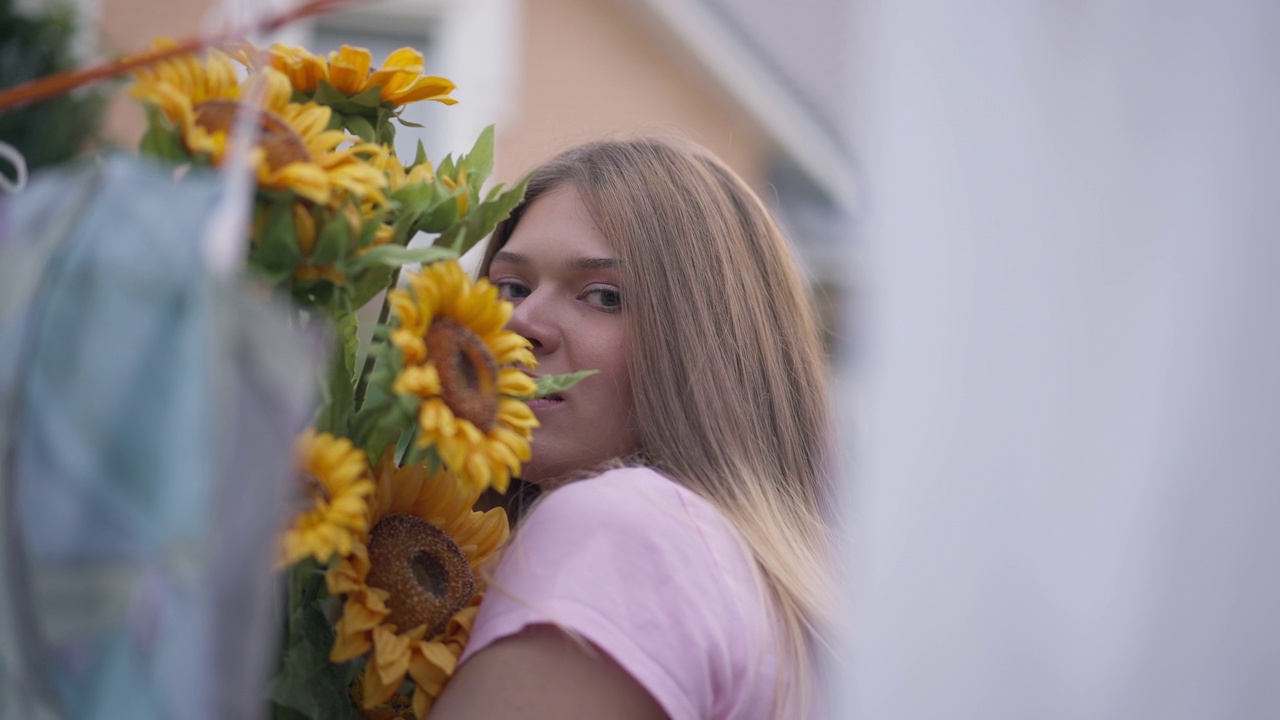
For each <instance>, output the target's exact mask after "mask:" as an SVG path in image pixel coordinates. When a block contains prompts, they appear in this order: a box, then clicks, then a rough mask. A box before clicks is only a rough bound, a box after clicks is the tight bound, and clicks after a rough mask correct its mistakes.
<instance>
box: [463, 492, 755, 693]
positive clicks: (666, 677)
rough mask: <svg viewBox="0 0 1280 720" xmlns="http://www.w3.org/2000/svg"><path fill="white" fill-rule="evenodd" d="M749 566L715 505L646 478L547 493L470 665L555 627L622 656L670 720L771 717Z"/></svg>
mask: <svg viewBox="0 0 1280 720" xmlns="http://www.w3.org/2000/svg"><path fill="white" fill-rule="evenodd" d="M754 567H755V566H754V563H753V561H752V559H751V556H750V553H749V551H748V550H747V548H746V546H745V543H744V542H742V540H741V538H740V536H739V535H738V533H737V531H736V530H735V529H734V527H733V525H732V524H731V523H730V522H729V521H728V520H727V519H726V517H725V516H724V515H723V514H722V513H721V512H720V511H719V510H717V509H716V508H715V507H714V506H713V505H712V504H711V503H710V502H708V501H706V500H704V499H703V498H702V497H700V496H699V495H698V494H696V493H694V492H693V491H691V490H689V489H687V488H685V487H684V486H682V485H680V484H679V483H677V482H675V481H674V480H672V479H670V478H668V477H666V476H664V475H662V474H661V473H658V472H656V471H654V470H653V469H650V468H644V467H628V468H619V469H615V470H610V471H608V472H605V473H602V474H600V475H598V476H595V477H592V478H587V479H585V480H579V481H577V482H574V483H570V484H568V485H565V486H563V487H560V488H557V489H555V490H553V491H551V492H549V493H547V494H546V495H545V496H544V497H542V498H541V499H540V500H539V501H538V504H537V506H536V507H534V509H533V510H532V511H531V512H530V513H529V515H528V517H526V518H525V519H524V520H523V521H522V522H521V523H520V525H519V526H518V527H517V528H516V530H515V533H514V534H513V536H512V541H511V544H510V545H509V546H508V548H507V550H506V551H505V552H504V554H503V557H502V559H501V561H500V563H499V566H498V568H497V569H496V571H495V576H494V585H493V588H497V590H496V592H495V591H494V590H493V589H492V588H491V590H490V593H489V594H488V595H487V596H486V599H485V601H484V604H482V605H481V609H480V617H479V618H478V619H477V622H476V629H475V631H474V632H475V634H474V635H473V639H472V642H473V643H476V648H475V649H473V648H472V647H471V646H469V647H468V650H467V655H466V657H469V656H470V655H471V654H472V653H474V652H475V651H476V650H477V649H479V648H480V647H483V646H484V645H487V644H489V643H490V642H492V641H494V640H495V639H497V638H500V637H504V636H508V635H511V634H514V633H516V632H519V631H520V630H522V629H524V628H526V627H529V626H532V625H536V624H539V623H549V624H552V625H555V626H558V627H560V628H562V629H565V630H567V631H570V632H571V633H573V634H575V635H577V636H579V637H582V638H584V639H586V640H588V641H590V642H591V643H592V644H593V645H595V646H596V647H597V648H599V649H600V650H602V651H604V652H605V653H606V654H608V655H609V656H610V657H612V658H613V659H614V660H616V661H617V662H618V664H619V665H621V666H622V667H623V669H625V670H626V671H627V672H628V674H630V675H631V676H632V677H633V678H635V679H636V680H637V681H639V682H640V684H641V685H642V686H644V687H645V689H646V690H648V691H649V693H650V694H651V695H652V696H653V697H654V698H656V699H657V700H658V702H659V703H660V704H661V705H662V707H663V708H664V709H665V711H666V712H667V714H668V715H669V716H671V717H673V718H705V717H739V715H738V714H737V713H733V712H729V711H728V709H729V708H733V707H737V706H738V704H739V703H747V705H748V706H752V707H754V706H757V705H759V706H760V707H771V705H770V703H771V702H772V697H773V692H774V689H775V683H774V679H775V677H776V676H775V674H774V673H775V672H776V669H775V668H776V666H775V655H774V647H773V645H774V636H773V627H774V626H773V624H772V616H771V614H770V611H769V609H768V607H767V605H766V601H765V600H764V596H763V594H762V589H761V587H760V585H759V580H758V577H757V574H756V572H755V569H754ZM477 639H478V642H477ZM746 716H752V717H754V715H751V714H750V713H748V714H747V715H744V716H743V717H746Z"/></svg>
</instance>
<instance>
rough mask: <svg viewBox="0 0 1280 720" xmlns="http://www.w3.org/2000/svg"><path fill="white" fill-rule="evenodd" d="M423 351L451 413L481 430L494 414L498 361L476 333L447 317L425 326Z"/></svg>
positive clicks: (496, 410)
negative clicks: (427, 356) (425, 345)
mask: <svg viewBox="0 0 1280 720" xmlns="http://www.w3.org/2000/svg"><path fill="white" fill-rule="evenodd" d="M426 343H427V354H428V355H429V356H430V357H431V359H432V360H433V361H434V362H435V365H436V372H438V373H439V374H440V396H441V397H442V398H443V399H444V402H445V404H446V405H448V406H449V409H450V410H452V411H453V414H454V415H456V416H458V417H460V418H463V419H465V420H469V421H470V422H471V424H472V425H475V426H476V427H477V428H479V429H480V430H482V431H484V432H488V431H489V430H490V429H492V428H493V424H494V422H495V421H496V420H497V417H498V361H497V360H496V359H495V358H494V357H493V353H492V352H491V351H490V350H489V347H488V346H487V345H485V344H484V341H483V340H481V339H480V337H479V336H478V335H476V334H475V333H473V332H471V331H470V330H469V329H467V328H466V327H465V326H463V325H462V324H461V323H459V322H457V321H455V320H452V319H450V318H445V317H442V318H436V319H435V320H434V321H432V323H431V327H430V328H429V329H428V330H427V337H426Z"/></svg>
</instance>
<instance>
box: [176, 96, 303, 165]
mask: <svg viewBox="0 0 1280 720" xmlns="http://www.w3.org/2000/svg"><path fill="white" fill-rule="evenodd" d="M243 105H244V103H239V102H236V101H235V100H206V101H204V102H202V103H200V104H199V105H197V106H196V108H195V110H196V124H197V125H199V126H200V127H202V128H204V129H205V130H208V131H209V132H225V133H227V134H228V135H230V134H231V128H232V126H233V125H235V122H236V113H238V112H240V108H241V107H242V106H243ZM258 131H259V133H261V135H260V136H259V138H258V145H259V146H260V147H261V148H262V150H263V152H265V153H266V160H267V167H269V168H271V169H272V170H278V169H280V168H282V167H284V166H285V165H288V164H289V163H293V162H308V161H310V160H311V155H310V153H308V152H307V144H306V143H305V142H303V140H302V138H301V137H299V136H298V133H296V132H294V131H293V128H292V127H290V126H289V123H287V122H285V121H284V120H282V119H280V117H279V116H277V115H275V114H274V113H270V112H266V111H261V112H259V113H258Z"/></svg>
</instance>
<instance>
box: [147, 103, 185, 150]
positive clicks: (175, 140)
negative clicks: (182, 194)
mask: <svg viewBox="0 0 1280 720" xmlns="http://www.w3.org/2000/svg"><path fill="white" fill-rule="evenodd" d="M145 109H146V114H147V132H146V134H144V135H143V136H142V141H141V143H139V146H138V149H139V150H140V151H141V152H142V153H144V154H147V155H152V156H155V157H158V158H164V159H165V160H173V161H177V162H184V161H187V160H190V159H191V154H190V153H189V152H187V148H186V146H184V145H183V144H182V139H181V138H180V137H179V135H178V131H177V128H175V127H174V126H173V123H171V122H169V121H168V119H166V118H165V116H164V113H163V112H161V111H160V109H159V108H157V107H155V106H153V105H146V106H145Z"/></svg>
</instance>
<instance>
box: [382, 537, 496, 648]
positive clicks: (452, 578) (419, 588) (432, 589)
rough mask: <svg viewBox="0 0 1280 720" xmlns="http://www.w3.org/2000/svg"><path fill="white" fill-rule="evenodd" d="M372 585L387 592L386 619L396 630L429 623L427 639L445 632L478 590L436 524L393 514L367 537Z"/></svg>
mask: <svg viewBox="0 0 1280 720" xmlns="http://www.w3.org/2000/svg"><path fill="white" fill-rule="evenodd" d="M369 565H370V567H369V577H368V579H367V581H366V582H367V583H368V584H369V585H370V586H371V587H376V588H380V589H382V590H386V591H387V592H388V593H390V594H391V597H390V598H389V599H388V600H387V607H388V608H390V609H391V614H390V615H389V616H388V617H387V622H389V623H391V624H393V625H395V626H396V630H397V631H399V632H407V631H409V630H412V629H414V628H416V627H418V626H419V625H426V626H427V637H428V638H431V637H434V636H435V635H438V634H439V633H442V632H444V629H445V627H447V626H448V624H449V618H451V617H453V614H454V613H456V612H457V611H459V610H461V609H462V608H464V607H466V605H467V602H468V601H470V600H471V596H472V595H474V594H475V592H476V584H475V578H474V577H472V575H471V566H470V564H469V563H468V562H467V557H466V555H464V554H463V552H462V550H461V549H460V548H459V547H458V546H457V544H455V543H454V542H453V540H452V539H451V538H450V537H449V536H448V535H447V534H446V533H445V532H444V531H443V530H441V529H440V528H438V527H436V526H435V525H433V524H431V523H429V522H427V521H426V520H423V519H421V518H416V517H414V516H412V515H404V514H400V513H394V514H391V515H387V516H386V517H384V518H382V519H381V520H379V521H378V524H377V525H374V526H373V531H372V532H371V533H370V535H369Z"/></svg>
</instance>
